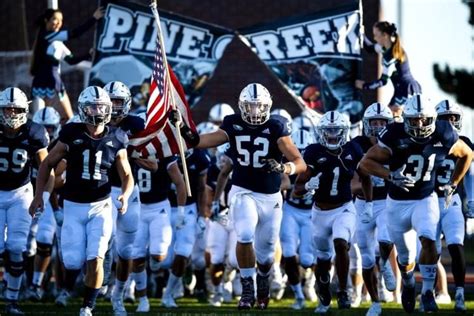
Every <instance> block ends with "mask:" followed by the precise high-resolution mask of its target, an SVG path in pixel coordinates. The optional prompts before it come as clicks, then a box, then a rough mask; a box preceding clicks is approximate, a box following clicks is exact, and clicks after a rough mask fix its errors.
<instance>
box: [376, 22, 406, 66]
mask: <svg viewBox="0 0 474 316" xmlns="http://www.w3.org/2000/svg"><path fill="white" fill-rule="evenodd" d="M374 27H376V28H378V29H379V31H380V32H382V33H386V34H388V35H389V36H390V38H395V41H394V42H393V45H392V52H393V57H394V58H395V59H397V60H399V61H400V62H401V63H403V62H404V61H405V52H404V51H403V47H402V43H401V40H400V36H399V35H398V33H397V27H396V25H395V23H390V22H387V21H381V22H377V23H375V25H374Z"/></svg>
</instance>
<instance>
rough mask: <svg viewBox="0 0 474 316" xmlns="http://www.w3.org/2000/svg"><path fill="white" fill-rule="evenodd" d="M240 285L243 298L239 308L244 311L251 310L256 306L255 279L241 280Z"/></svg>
mask: <svg viewBox="0 0 474 316" xmlns="http://www.w3.org/2000/svg"><path fill="white" fill-rule="evenodd" d="M240 283H242V296H241V297H240V301H239V304H238V305H237V308H238V309H239V310H242V309H251V308H252V307H253V306H254V305H255V290H254V287H253V279H252V278H251V277H248V278H240Z"/></svg>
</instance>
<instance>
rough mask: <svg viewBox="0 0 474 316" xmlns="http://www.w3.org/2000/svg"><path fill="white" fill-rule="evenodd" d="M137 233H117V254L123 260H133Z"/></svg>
mask: <svg viewBox="0 0 474 316" xmlns="http://www.w3.org/2000/svg"><path fill="white" fill-rule="evenodd" d="M135 235H136V233H125V232H117V240H116V241H115V243H116V247H117V254H118V255H119V256H120V257H121V258H123V259H127V260H128V259H132V254H133V241H134V239H135Z"/></svg>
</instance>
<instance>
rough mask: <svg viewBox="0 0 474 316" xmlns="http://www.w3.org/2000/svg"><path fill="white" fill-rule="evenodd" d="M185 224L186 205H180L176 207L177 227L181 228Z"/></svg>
mask: <svg viewBox="0 0 474 316" xmlns="http://www.w3.org/2000/svg"><path fill="white" fill-rule="evenodd" d="M184 225H185V220H184V206H178V207H177V208H176V228H177V229H180V228H182V227H183V226H184Z"/></svg>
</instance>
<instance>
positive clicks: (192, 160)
mask: <svg viewBox="0 0 474 316" xmlns="http://www.w3.org/2000/svg"><path fill="white" fill-rule="evenodd" d="M210 163H211V158H209V155H208V154H207V152H206V150H203V149H193V150H192V154H191V155H189V156H187V157H186V164H187V167H188V175H189V182H190V183H189V185H190V187H191V195H192V196H191V197H189V196H188V198H187V199H186V205H190V204H193V203H196V202H197V189H198V184H199V177H200V176H201V175H203V174H206V173H207V169H208V168H209V165H210ZM178 166H179V169H180V170H181V173H182V172H183V165H182V163H181V159H180V157H178ZM183 177H184V176H183ZM169 199H170V203H171V206H173V207H175V206H177V205H178V203H177V201H176V192H175V191H171V192H170V195H169Z"/></svg>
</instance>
